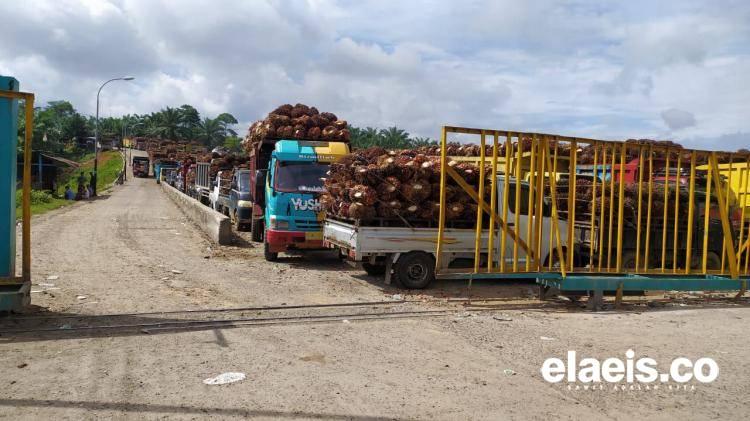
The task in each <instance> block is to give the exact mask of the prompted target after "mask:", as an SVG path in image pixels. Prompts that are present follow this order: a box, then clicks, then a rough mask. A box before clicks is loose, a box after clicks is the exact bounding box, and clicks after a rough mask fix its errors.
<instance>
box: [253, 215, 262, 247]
mask: <svg viewBox="0 0 750 421" xmlns="http://www.w3.org/2000/svg"><path fill="white" fill-rule="evenodd" d="M250 239H251V240H253V241H255V242H256V243H260V242H261V241H263V220H262V219H253V222H252V223H251V224H250Z"/></svg>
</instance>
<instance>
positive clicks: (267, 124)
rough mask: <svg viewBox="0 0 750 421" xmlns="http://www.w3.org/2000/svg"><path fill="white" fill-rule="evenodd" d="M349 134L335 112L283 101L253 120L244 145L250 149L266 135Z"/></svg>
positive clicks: (335, 137)
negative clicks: (262, 117)
mask: <svg viewBox="0 0 750 421" xmlns="http://www.w3.org/2000/svg"><path fill="white" fill-rule="evenodd" d="M349 136H350V135H349V128H348V124H347V122H346V120H339V119H338V117H336V114H333V113H329V112H320V111H318V109H317V108H315V107H308V106H307V105H305V104H297V105H291V104H284V105H281V106H279V107H277V108H276V109H275V110H273V111H271V112H270V113H269V114H268V116H267V117H266V118H265V119H263V120H260V121H256V122H255V123H253V124H252V125H251V126H250V129H249V130H248V132H247V136H245V139H244V140H243V145H244V147H245V149H246V150H247V151H248V152H250V151H251V150H252V149H253V147H254V145H255V144H257V143H258V142H261V141H263V139H269V138H270V139H279V138H284V139H306V140H328V141H339V142H348V141H349Z"/></svg>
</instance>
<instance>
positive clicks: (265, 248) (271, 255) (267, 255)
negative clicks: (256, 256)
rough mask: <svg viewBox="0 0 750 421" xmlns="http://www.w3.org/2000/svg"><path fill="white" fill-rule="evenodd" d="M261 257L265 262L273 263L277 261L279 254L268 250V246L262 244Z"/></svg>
mask: <svg viewBox="0 0 750 421" xmlns="http://www.w3.org/2000/svg"><path fill="white" fill-rule="evenodd" d="M263 257H265V258H266V261H268V262H275V261H276V260H278V259H279V253H278V252H272V251H271V250H270V246H269V245H268V243H266V242H264V243H263Z"/></svg>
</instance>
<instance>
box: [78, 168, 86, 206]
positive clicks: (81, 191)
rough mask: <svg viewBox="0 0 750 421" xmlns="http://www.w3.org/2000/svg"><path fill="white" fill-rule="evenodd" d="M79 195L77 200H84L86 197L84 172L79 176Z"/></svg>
mask: <svg viewBox="0 0 750 421" xmlns="http://www.w3.org/2000/svg"><path fill="white" fill-rule="evenodd" d="M77 181H78V194H77V195H76V200H81V199H83V196H84V195H85V190H86V175H84V173H83V171H81V174H79V175H78V180H77Z"/></svg>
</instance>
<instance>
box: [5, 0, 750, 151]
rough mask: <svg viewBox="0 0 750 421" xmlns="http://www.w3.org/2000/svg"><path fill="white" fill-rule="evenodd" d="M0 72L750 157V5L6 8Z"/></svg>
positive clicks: (371, 1)
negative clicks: (660, 142)
mask: <svg viewBox="0 0 750 421" xmlns="http://www.w3.org/2000/svg"><path fill="white" fill-rule="evenodd" d="M0 16H4V17H5V18H4V19H3V24H2V25H0V74H3V75H10V76H14V77H16V78H17V79H18V80H19V81H20V83H21V87H22V89H23V90H26V91H30V92H34V93H35V94H36V96H37V101H38V103H45V102H47V101H52V100H60V99H67V100H69V101H71V102H72V103H73V105H74V106H75V107H76V108H77V109H78V110H79V111H81V112H83V113H87V114H94V111H95V106H96V91H97V89H98V87H99V85H100V84H101V83H102V82H104V81H106V80H107V79H110V78H113V77H118V76H125V75H128V76H134V77H135V78H136V79H135V80H134V81H132V82H115V83H112V84H110V85H108V86H107V87H106V88H105V89H104V90H103V91H102V97H101V104H102V105H101V108H100V112H101V114H102V115H104V116H108V115H113V116H116V115H121V114H126V113H147V112H151V111H155V110H158V109H160V108H163V107H165V106H180V105H182V104H186V103H187V104H191V105H193V106H195V107H196V108H198V110H199V111H201V113H202V114H205V115H209V116H215V115H217V114H219V113H222V112H230V113H232V114H233V115H234V116H235V117H237V119H238V120H240V122H241V123H240V125H239V127H238V131H240V132H241V133H244V132H245V130H246V127H247V125H249V123H250V122H251V121H253V120H257V119H260V118H263V117H264V116H265V114H267V113H268V112H269V111H270V110H272V109H273V108H275V107H276V106H277V105H280V104H283V103H292V104H294V103H297V102H302V103H305V104H308V105H315V106H316V107H317V108H319V109H321V110H326V111H332V112H334V113H336V114H337V115H339V116H340V118H344V119H346V120H348V121H349V122H350V123H352V124H353V125H356V126H360V127H365V126H373V127H379V128H382V127H388V126H392V125H397V126H399V127H400V128H403V129H405V130H406V131H408V132H409V133H411V134H412V135H416V136H427V137H432V138H437V137H438V135H439V130H440V126H442V125H451V126H465V127H479V128H488V129H500V130H515V131H538V132H545V133H556V134H561V135H570V136H581V137H592V138H602V139H627V138H652V139H670V140H675V141H678V142H680V143H682V144H683V145H685V146H690V147H698V148H703V149H715V150H735V149H738V148H749V149H750V122H749V121H748V117H749V116H750V2H749V1H747V0H736V1H735V0H717V1H693V0H676V1H669V0H664V1H658V2H657V1H641V0H631V1H621V2H615V1H585V0H582V1H578V0H571V1H535V0H526V1H518V0H495V1H492V0H487V1H482V0H464V1H455V2H454V1H447V0H444V1H385V0H383V1H379V0H338V1H337V0H308V1H301V0H300V1H281V0H244V1H240V0H237V1H232V0H222V1H201V0H179V1H178V0H171V1H170V0H164V1H157V0H110V1H100V0H79V1H72V0H50V1H45V0H27V1H23V2H16V1H1V2H0Z"/></svg>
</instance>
